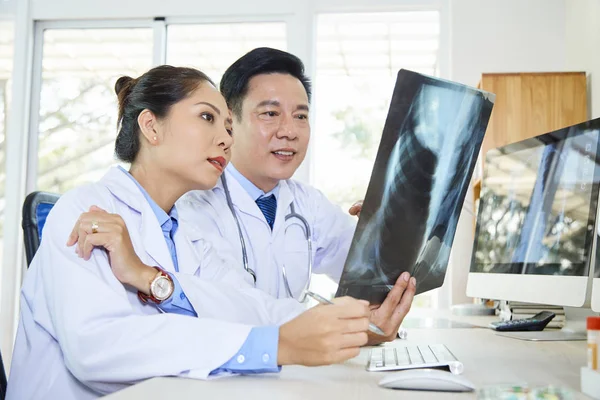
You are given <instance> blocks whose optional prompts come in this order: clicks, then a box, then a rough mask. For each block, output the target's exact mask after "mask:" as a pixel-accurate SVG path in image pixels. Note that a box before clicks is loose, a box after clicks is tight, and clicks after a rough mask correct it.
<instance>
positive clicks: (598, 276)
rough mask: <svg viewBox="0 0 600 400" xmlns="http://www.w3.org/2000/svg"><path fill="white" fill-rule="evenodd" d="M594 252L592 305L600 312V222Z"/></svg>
mask: <svg viewBox="0 0 600 400" xmlns="http://www.w3.org/2000/svg"><path fill="white" fill-rule="evenodd" d="M594 253H595V257H594V266H593V268H592V270H591V271H590V275H591V276H592V299H591V306H592V310H593V311H595V312H600V223H598V224H596V240H595V242H594Z"/></svg>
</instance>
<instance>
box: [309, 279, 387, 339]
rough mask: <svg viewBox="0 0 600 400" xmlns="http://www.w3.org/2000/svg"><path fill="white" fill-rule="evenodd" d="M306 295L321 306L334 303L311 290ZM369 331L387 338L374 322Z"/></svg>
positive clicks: (370, 324)
mask: <svg viewBox="0 0 600 400" xmlns="http://www.w3.org/2000/svg"><path fill="white" fill-rule="evenodd" d="M306 294H307V295H309V296H310V297H312V298H313V299H315V300H316V301H318V302H319V303H321V304H333V302H332V301H331V300H327V299H326V298H325V297H323V296H319V295H318V294H316V293H313V292H311V291H310V290H307V291H306ZM369 330H370V331H371V332H373V333H374V334H376V335H379V336H385V333H384V332H383V331H382V330H381V329H380V328H379V327H378V326H377V325H375V324H374V323H372V322H369Z"/></svg>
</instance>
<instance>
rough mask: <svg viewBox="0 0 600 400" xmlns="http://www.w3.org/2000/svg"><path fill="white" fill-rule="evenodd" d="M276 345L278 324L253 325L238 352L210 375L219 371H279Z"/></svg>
mask: <svg viewBox="0 0 600 400" xmlns="http://www.w3.org/2000/svg"><path fill="white" fill-rule="evenodd" d="M278 346H279V327H278V326H258V327H254V328H252V330H251V331H250V333H249V334H248V337H247V338H246V341H245V342H244V344H243V345H242V347H241V348H240V349H239V350H238V352H237V353H236V354H235V355H234V356H233V357H231V359H230V360H229V361H227V362H226V363H225V364H223V365H222V366H221V367H220V368H217V369H216V370H214V371H212V372H211V375H215V374H218V373H221V372H232V373H238V374H260V373H264V372H279V371H280V370H281V367H280V366H278V365H277V347H278Z"/></svg>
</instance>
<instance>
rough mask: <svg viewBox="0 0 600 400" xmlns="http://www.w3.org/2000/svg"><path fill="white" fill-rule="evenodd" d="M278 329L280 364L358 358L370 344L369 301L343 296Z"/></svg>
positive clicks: (337, 361)
mask: <svg viewBox="0 0 600 400" xmlns="http://www.w3.org/2000/svg"><path fill="white" fill-rule="evenodd" d="M333 303H334V304H326V305H319V306H317V307H314V308H311V309H310V310H308V311H305V312H304V313H302V314H300V315H299V316H298V317H296V318H294V319H293V320H291V321H289V322H287V323H285V324H283V325H282V326H281V328H279V349H278V354H277V363H278V364H279V365H289V364H300V365H307V366H314V365H328V364H335V363H339V362H342V361H346V360H348V359H350V358H353V357H356V356H357V355H358V353H359V352H360V347H361V346H364V345H365V344H367V329H368V328H369V315H370V310H369V303H368V302H366V301H364V300H356V299H353V298H351V297H340V298H337V299H334V300H333Z"/></svg>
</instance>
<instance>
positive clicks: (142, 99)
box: [115, 65, 215, 163]
mask: <svg viewBox="0 0 600 400" xmlns="http://www.w3.org/2000/svg"><path fill="white" fill-rule="evenodd" d="M203 82H209V83H210V84H211V85H213V86H215V84H214V83H213V81H211V80H210V78H209V77H208V76H206V74H204V73H203V72H200V71H198V70H196V69H193V68H181V67H172V66H170V65H161V66H158V67H155V68H152V69H151V70H150V71H148V72H146V73H145V74H144V75H142V76H140V77H139V78H137V79H133V78H131V77H129V76H122V77H120V78H119V79H117V82H116V83H115V92H116V93H117V97H118V98H119V119H118V120H117V127H118V134H117V140H116V141H115V154H116V156H117V158H118V159H119V160H121V161H123V162H127V163H132V162H133V161H135V158H136V157H137V155H138V152H139V151H140V127H139V125H138V122H137V119H138V116H139V115H140V113H141V112H142V111H144V110H146V109H147V110H150V111H151V112H152V113H153V114H154V115H155V116H156V117H157V118H164V117H166V116H167V114H168V113H169V110H170V108H171V106H173V104H175V103H177V102H179V101H181V100H183V99H185V98H186V97H187V96H189V95H190V94H191V93H192V92H193V91H194V90H196V89H197V88H198V86H199V85H200V84H201V83H203Z"/></svg>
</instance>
